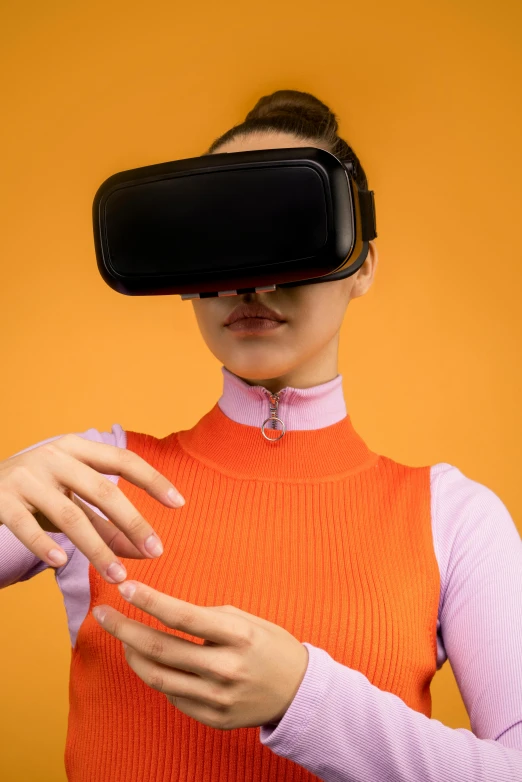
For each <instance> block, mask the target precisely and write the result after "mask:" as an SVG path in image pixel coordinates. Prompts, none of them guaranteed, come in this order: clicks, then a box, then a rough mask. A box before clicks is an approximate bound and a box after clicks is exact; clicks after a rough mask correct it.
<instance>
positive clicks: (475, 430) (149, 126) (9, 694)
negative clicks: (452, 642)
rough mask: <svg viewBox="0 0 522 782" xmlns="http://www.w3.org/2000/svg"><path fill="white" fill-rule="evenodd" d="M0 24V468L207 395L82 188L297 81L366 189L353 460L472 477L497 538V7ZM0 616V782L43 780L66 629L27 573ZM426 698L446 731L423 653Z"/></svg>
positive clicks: (182, 418) (456, 2)
mask: <svg viewBox="0 0 522 782" xmlns="http://www.w3.org/2000/svg"><path fill="white" fill-rule="evenodd" d="M0 14H1V17H0V51H1V52H2V54H1V58H0V65H1V68H0V73H1V77H0V78H1V79H2V82H3V83H2V85H1V86H2V89H1V92H0V94H1V95H2V96H3V97H2V104H3V105H2V109H3V114H4V116H3V121H2V122H1V124H0V128H1V129H0V133H1V135H2V138H1V147H2V151H3V155H2V157H3V160H2V189H1V192H0V200H1V203H0V207H1V209H0V214H1V220H2V223H3V226H2V230H1V232H0V243H1V244H0V255H1V273H2V276H1V285H0V328H1V334H2V352H1V362H2V365H1V369H2V381H1V383H0V409H1V411H2V414H3V416H2V418H3V433H2V442H1V448H0V459H4V458H6V457H7V456H9V455H11V454H13V453H15V452H17V451H19V450H21V449H23V448H26V447H28V446H29V445H31V444H33V443H36V442H39V441H40V440H43V439H46V438H48V437H52V436H53V435H56V434H63V433H65V432H81V431H83V430H85V429H87V428H90V427H96V428H98V429H100V430H110V428H111V426H112V424H113V423H115V422H118V423H120V424H121V425H122V426H123V427H124V428H125V429H133V430H136V431H142V432H149V433H151V434H153V435H155V436H158V437H163V436H164V435H166V434H167V433H169V432H171V431H175V430H179V429H186V428H189V427H191V426H192V425H193V424H194V423H195V422H196V421H197V420H198V419H199V418H200V417H201V416H202V415H203V414H204V413H206V412H207V411H208V410H209V409H210V408H211V407H212V406H213V405H214V404H215V402H216V401H217V399H218V397H219V395H220V393H221V389H222V377H221V373H220V371H219V370H220V366H221V364H220V363H219V362H218V361H217V360H216V359H215V358H214V357H213V356H212V355H211V354H210V352H209V351H208V349H207V347H206V345H205V344H204V342H203V340H202V338H201V336H200V334H199V330H198V327H197V323H196V320H195V316H194V313H193V309H192V305H191V304H190V303H189V302H182V301H181V299H180V298H179V297H177V296H156V297H126V296H122V295H120V294H118V293H116V292H115V291H113V290H112V289H111V288H109V287H108V286H107V285H106V284H105V283H104V282H103V280H102V278H101V276H100V275H99V272H98V270H97V267H96V260H95V255H94V246H93V237H92V224H91V206H92V199H93V196H94V193H95V192H96V189H97V188H98V186H99V185H100V184H101V182H102V181H103V180H104V179H106V178H107V177H108V176H110V175H111V174H113V173H115V172H117V171H121V170H123V169H128V168H134V167H137V166H144V165H149V164H153V163H159V162H164V161H167V160H173V159H178V158H184V157H192V156H195V155H199V154H201V153H202V152H204V151H205V149H206V148H207V147H208V145H209V144H210V142H211V141H213V140H214V138H216V137H217V136H218V135H220V134H221V133H223V132H224V131H225V130H227V129H228V128H229V127H231V126H232V125H234V124H236V123H238V122H240V121H242V120H243V118H244V116H245V114H246V113H247V111H249V110H250V109H251V108H252V106H253V105H254V103H255V102H256V101H257V99H258V98H259V97H260V96H261V95H264V94H267V93H269V92H272V91H273V90H276V89H288V88H289V89H300V90H306V91H309V92H312V93H313V94H315V95H317V97H319V98H320V99H322V100H323V101H325V102H326V103H327V104H328V105H329V106H330V107H331V108H332V109H333V110H334V111H335V112H336V113H337V115H338V117H339V119H340V130H339V132H340V135H341V136H343V137H344V138H345V139H346V140H347V141H348V142H349V143H351V144H352V145H353V147H354V149H355V151H356V153H357V154H358V155H359V157H360V158H361V161H362V163H363V165H364V167H365V169H366V173H367V175H368V178H369V183H370V187H371V188H372V189H373V190H374V191H375V196H376V209H377V228H378V234H379V237H378V239H377V246H378V249H379V255H380V262H379V267H378V269H377V276H376V280H375V283H374V286H373V287H372V288H371V289H370V291H369V293H368V294H367V295H366V296H365V297H363V298H362V299H358V300H356V301H355V302H353V303H352V304H351V305H350V306H349V309H348V313H347V316H346V318H345V321H344V324H343V327H342V332H341V347H340V356H339V372H340V373H341V374H342V375H343V378H344V392H345V398H346V402H347V407H348V412H349V413H350V414H351V415H352V418H353V422H354V425H355V427H356V429H357V431H358V432H359V433H360V434H361V436H362V437H363V438H364V439H365V441H366V442H367V444H368V445H369V447H370V448H371V449H372V450H374V451H377V452H379V453H382V454H384V455H387V456H390V457H392V458H394V459H396V460H397V461H400V462H402V463H406V464H410V465H425V464H434V463H436V462H440V461H445V462H449V463H451V464H454V465H456V466H457V467H459V469H461V470H462V471H463V472H464V473H465V474H466V475H467V476H469V477H470V478H472V479H473V480H477V481H479V482H481V483H484V484H486V485H487V486H488V487H489V488H491V489H492V490H493V491H495V492H496V493H497V494H498V495H499V496H500V498H501V499H502V500H503V502H504V503H505V504H506V506H507V507H508V509H509V511H510V512H511V515H512V517H513V519H514V520H515V524H517V527H518V529H519V530H520V531H521V534H522V521H521V519H522V495H521V493H520V476H519V472H520V468H521V461H522V459H521V447H520V443H521V440H522V425H521V415H520V399H521V397H522V370H521V363H522V362H521V352H522V351H521V336H522V308H521V306H520V295H521V290H522V286H521V282H522V263H521V261H522V236H521V232H520V209H521V197H520V183H521V182H522V153H521V144H520V138H521V136H522V122H521V119H522V107H521V97H520V96H521V90H520V84H521V83H522V57H521V54H520V40H521V33H522V24H521V22H522V6H521V5H520V3H519V2H518V0H497V2H495V3H486V2H483V1H482V0H479V2H477V0H452V1H451V2H449V0H431V2H419V0H415V1H414V0H397V1H396V2H394V3H389V2H388V0H375V1H374V2H372V3H357V4H355V3H352V4H349V3H346V2H344V0H343V2H337V3H326V4H325V3H323V4H317V3H312V2H308V1H307V0H299V1H298V2H297V0H290V2H284V3H281V0H267V2H264V3H262V4H248V3H244V2H238V1H237V0H233V2H227V3H226V4H223V3H216V2H214V0H206V2H204V3H202V2H195V3H189V4H187V5H185V4H183V6H180V5H179V4H174V3H167V2H159V3H153V4H152V5H149V4H145V3H142V2H140V3H136V2H129V1H128V0H126V1H125V2H123V1H121V2H120V1H119V2H108V3H107V2H103V3H102V2H100V1H99V0H96V1H95V2H92V1H91V0H90V2H88V3H84V4H80V3H65V2H56V0H55V1H54V2H51V1H50V0H46V2H45V3H36V2H34V1H33V2H25V3H23V4H21V3H16V2H14V0H10V1H9V2H7V1H6V0H3V3H2V7H1V11H0ZM116 345H117V350H116V349H115V346H116ZM116 355H117V356H118V357H119V358H118V360H117V361H116V360H115V356H116ZM187 501H188V502H190V498H187ZM0 611H1V619H2V621H1V623H0V624H1V626H0V634H1V638H0V665H1V670H2V686H1V688H0V692H1V694H0V736H1V741H0V745H1V752H0V778H1V779H2V780H3V781H5V782H18V781H20V782H22V781H24V782H25V780H28V779H31V780H32V782H41V781H43V780H49V781H51V780H52V782H60V780H65V772H64V769H63V749H64V742H65V734H66V725H67V711H68V673H69V660H70V639H69V634H68V630H67V623H66V615H65V610H64V604H63V599H62V596H61V594H60V592H59V590H58V588H57V585H56V583H55V577H54V573H53V571H52V570H48V571H46V572H45V573H43V574H41V575H40V576H38V577H37V578H35V579H33V580H31V581H29V582H25V583H20V584H17V585H13V586H12V587H11V588H9V589H5V590H2V592H1V593H0ZM302 640H305V639H302ZM432 694H433V718H434V719H437V720H440V721H441V722H443V723H444V724H445V725H448V726H450V727H454V728H457V727H464V728H468V729H470V723H469V720H468V717H467V715H466V712H465V708H464V705H463V702H462V700H461V697H460V694H459V691H458V688H457V686H456V683H455V680H454V678H453V675H452V671H451V666H450V663H449V662H448V663H446V665H445V666H444V667H443V669H442V670H441V671H440V672H439V673H438V674H437V675H436V677H435V679H434V682H433V686H432Z"/></svg>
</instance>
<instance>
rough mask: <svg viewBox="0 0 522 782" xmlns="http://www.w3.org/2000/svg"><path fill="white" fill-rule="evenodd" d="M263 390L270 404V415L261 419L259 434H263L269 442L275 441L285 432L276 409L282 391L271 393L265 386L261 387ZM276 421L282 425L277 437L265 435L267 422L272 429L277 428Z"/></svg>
mask: <svg viewBox="0 0 522 782" xmlns="http://www.w3.org/2000/svg"><path fill="white" fill-rule="evenodd" d="M283 390H284V389H283ZM263 391H264V392H265V394H267V396H268V400H269V404H270V417H269V418H266V419H265V420H264V421H263V423H262V425H261V434H262V435H263V437H264V438H265V440H268V441H269V442H271V443H276V442H277V441H278V440H280V439H281V437H283V435H284V433H285V432H286V426H285V425H284V423H283V421H282V420H281V419H280V418H279V417H278V415H277V413H278V409H279V397H280V394H282V393H283V392H282V391H278V392H277V393H275V394H272V393H271V392H270V391H269V390H268V389H267V388H263ZM278 421H279V423H280V424H281V426H282V429H281V434H280V435H279V437H267V436H266V434H265V426H266V425H267V423H268V424H270V427H271V428H272V429H277V422H278Z"/></svg>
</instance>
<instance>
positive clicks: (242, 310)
mask: <svg viewBox="0 0 522 782" xmlns="http://www.w3.org/2000/svg"><path fill="white" fill-rule="evenodd" d="M243 318H267V319H268V320H276V321H279V322H280V323H284V322H285V320H284V318H283V316H282V315H279V313H278V312H275V310H272V309H270V307H266V306H265V305H264V304H261V303H260V302H256V303H253V304H240V305H239V306H238V307H236V309H235V310H233V311H232V312H231V313H230V315H229V316H228V318H227V319H226V320H225V323H224V325H225V326H229V325H230V324H231V323H234V322H235V321H236V320H242V319H243Z"/></svg>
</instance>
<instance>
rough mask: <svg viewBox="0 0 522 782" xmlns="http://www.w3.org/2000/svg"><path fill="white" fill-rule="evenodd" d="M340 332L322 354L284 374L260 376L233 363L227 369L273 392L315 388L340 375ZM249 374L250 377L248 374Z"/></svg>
mask: <svg viewBox="0 0 522 782" xmlns="http://www.w3.org/2000/svg"><path fill="white" fill-rule="evenodd" d="M338 358H339V332H337V333H336V334H335V336H334V338H333V339H332V340H331V341H330V343H329V344H328V345H327V346H326V348H324V349H323V350H322V351H321V353H320V355H317V354H314V355H312V356H311V357H310V358H309V359H308V361H304V362H302V363H301V364H299V366H298V367H295V368H292V369H289V370H288V371H287V372H284V373H283V374H280V375H277V376H275V377H274V376H272V377H268V378H267V377H260V376H258V375H255V374H252V373H250V372H248V370H247V371H246V372H245V371H241V370H239V371H237V372H235V371H234V369H233V368H232V366H233V365H231V364H229V366H228V367H226V369H227V370H228V372H231V373H232V374H234V375H235V376H236V377H238V378H240V379H241V380H243V381H244V382H245V383H248V385H249V386H263V388H266V389H267V390H268V391H270V392H271V393H272V394H277V393H278V392H279V391H282V389H283V388H288V387H290V388H313V387H314V386H320V385H322V384H324V383H328V382H329V381H330V380H334V379H335V378H336V377H338V375H339V369H338V365H339V360H338ZM246 375H248V377H247V376H246Z"/></svg>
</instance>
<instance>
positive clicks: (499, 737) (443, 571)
mask: <svg viewBox="0 0 522 782" xmlns="http://www.w3.org/2000/svg"><path fill="white" fill-rule="evenodd" d="M222 373H223V381H224V384H223V393H222V396H221V397H220V399H219V400H218V405H219V407H220V408H221V410H222V412H223V413H225V415H227V416H228V417H229V418H231V419H233V420H234V421H236V422H238V423H241V424H245V425H247V426H255V427H258V428H259V427H260V425H261V423H262V421H263V420H265V419H266V418H268V417H269V415H270V412H269V399H268V394H267V393H266V389H263V388H262V387H261V386H250V385H249V384H248V383H246V382H245V381H243V380H242V379H241V378H239V377H237V376H236V375H234V374H232V373H231V372H229V371H228V370H227V369H226V368H225V367H222ZM346 415H347V410H346V406H345V401H344V395H343V389H342V376H341V375H337V377H336V378H334V379H333V380H331V381H329V382H327V383H323V384H321V385H318V386H314V387H313V388H307V389H298V388H287V389H285V393H284V394H283V395H282V397H281V400H280V403H279V409H278V416H279V417H280V418H281V419H282V420H283V421H284V423H285V426H286V428H287V430H292V429H317V428H319V427H324V426H331V425H332V424H334V423H337V422H338V421H340V420H341V419H342V418H344V417H345V416H346ZM76 434H78V435H79V436H80V437H84V438H85V439H87V440H92V441H94V442H99V443H107V444H109V445H115V446H117V447H119V448H125V447H126V434H125V431H124V430H123V429H122V427H121V426H120V425H119V424H117V423H115V424H113V426H112V430H111V431H110V432H100V431H98V430H97V429H88V430H87V431H85V432H77V433H76ZM61 436H62V435H56V436H55V437H50V438H49V439H47V440H42V441H41V442H39V443H36V444H35V445H33V446H30V447H29V448H26V449H24V451H19V453H24V452H25V451H28V450H31V449H32V448H36V447H37V446H39V445H43V444H44V443H48V442H52V440H55V439H57V438H58V437H61ZM16 455H18V454H14V456H16ZM106 477H107V478H108V479H109V480H111V481H113V482H114V483H116V484H117V482H118V477H119V476H117V475H107V476H106ZM87 504H89V503H87ZM90 507H93V508H94V506H92V505H91V506H90ZM95 510H96V511H97V512H98V513H99V514H100V515H101V516H103V518H107V517H106V516H105V515H104V514H103V513H102V512H101V511H100V510H99V508H95ZM431 516H432V529H433V542H434V549H435V554H436V558H437V562H438V565H439V570H440V584H441V588H440V600H439V611H438V620H437V670H438V669H440V668H441V666H442V665H443V664H444V662H445V661H446V660H447V659H449V660H450V663H451V667H452V669H453V672H454V674H455V678H456V681H457V684H458V687H459V690H460V693H461V695H462V699H463V701H464V704H465V706H466V709H467V712H468V714H469V719H470V724H471V728H472V731H473V732H470V731H469V730H467V729H465V728H457V729H453V728H449V727H447V726H445V725H443V724H442V723H441V722H439V721H438V720H434V719H428V718H427V717H426V716H425V715H424V714H421V713H419V712H417V711H415V710H413V709H410V708H409V707H408V706H406V704H405V703H404V702H403V701H402V700H401V699H400V698H398V697H397V696H396V695H394V694H393V693H389V692H385V691H382V690H379V689H378V688H377V687H375V686H374V685H373V684H371V682H370V681H369V680H368V679H367V678H366V676H364V675H363V674H362V673H360V672H359V671H357V670H354V669H352V668H348V667H347V666H344V665H341V664H340V663H338V662H336V661H335V660H334V659H333V658H332V657H330V655H329V654H328V653H327V652H326V651H325V650H323V649H318V648H317V647H314V646H311V645H310V644H305V645H306V647H307V649H308V653H309V663H308V668H307V671H306V674H305V676H304V678H303V681H302V683H301V686H300V688H299V690H298V692H297V694H296V696H295V698H294V700H293V701H292V703H291V705H290V707H289V709H288V711H287V712H286V714H285V715H284V716H283V718H282V719H281V720H280V721H279V722H278V723H277V724H275V725H274V724H267V725H262V726H260V728H259V731H260V733H259V739H260V741H261V742H262V743H263V744H264V745H266V746H268V747H269V748H270V749H271V750H272V751H273V752H274V753H276V754H277V755H280V756H282V757H287V758H289V759H291V760H293V761H294V762H295V763H297V764H299V765H301V766H303V767H305V768H306V769H308V770H309V771H311V772H312V773H313V774H315V775H316V776H318V777H320V778H321V779H324V780H327V781H329V782H522V539H521V537H520V535H519V533H518V530H517V528H516V526H515V524H514V522H513V520H512V518H511V516H510V514H509V512H508V510H507V509H506V507H505V506H504V504H503V503H502V501H501V500H500V499H499V497H497V495H496V494H494V492H492V491H491V490H490V489H488V488H487V487H486V486H484V485H481V484H480V483H477V482H476V481H474V480H472V479H471V478H468V477H467V476H465V475H464V474H463V473H462V472H461V471H460V470H459V469H458V468H457V467H454V466H452V465H451V464H446V463H444V462H442V463H439V464H435V465H433V466H432V467H431ZM47 534H49V536H50V537H51V538H53V539H54V540H55V541H56V542H58V543H59V544H60V545H61V546H62V547H63V548H64V549H65V551H66V552H67V555H68V560H67V562H66V563H65V565H62V566H61V567H58V568H54V569H55V572H56V582H57V584H58V588H59V589H60V591H61V593H62V595H63V599H64V604H65V610H66V614H67V622H68V627H69V634H70V639H71V644H72V646H73V647H74V645H75V642H76V636H77V633H78V629H79V627H80V625H81V624H82V622H83V620H84V618H85V616H86V614H87V612H88V609H89V604H90V594H89V578H88V569H89V561H88V560H87V558H86V557H85V555H84V554H83V553H82V552H81V551H79V550H78V549H77V548H76V547H75V545H74V544H73V543H72V542H71V541H70V540H69V539H68V538H67V536H66V535H65V534H63V533H47ZM48 567H51V566H50V565H48V564H47V563H45V562H43V561H42V560H40V559H39V558H38V557H36V556H35V555H34V554H32V553H31V552H30V551H29V550H28V549H27V548H26V547H25V546H24V545H23V544H22V543H21V541H19V540H18V538H16V537H15V536H14V534H13V533H12V532H11V531H10V530H9V528H8V527H6V526H5V525H4V526H0V587H6V586H8V585H10V584H14V583H16V582H18V581H27V580H28V579H29V578H33V576H36V575H37V574H38V573H41V572H42V571H43V570H45V569H46V568H48Z"/></svg>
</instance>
